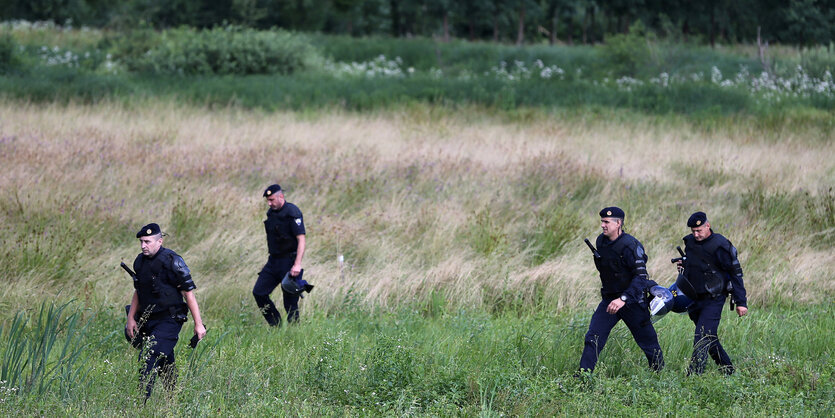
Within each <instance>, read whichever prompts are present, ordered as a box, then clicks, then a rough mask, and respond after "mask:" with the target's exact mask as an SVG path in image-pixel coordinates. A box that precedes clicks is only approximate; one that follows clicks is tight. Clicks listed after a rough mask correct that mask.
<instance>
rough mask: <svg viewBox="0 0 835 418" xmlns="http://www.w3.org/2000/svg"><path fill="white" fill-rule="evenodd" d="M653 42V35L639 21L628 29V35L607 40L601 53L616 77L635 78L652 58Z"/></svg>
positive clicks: (620, 35)
mask: <svg viewBox="0 0 835 418" xmlns="http://www.w3.org/2000/svg"><path fill="white" fill-rule="evenodd" d="M654 41H655V36H654V34H653V33H652V32H648V31H647V30H646V28H645V27H644V25H643V24H642V23H641V21H640V20H639V21H638V22H637V23H635V24H633V25H632V26H631V27H630V28H629V33H627V34H618V35H615V36H612V37H610V38H607V39H606V43H605V44H604V45H603V49H602V53H603V55H604V57H605V58H606V60H607V61H608V62H609V65H610V67H611V69H612V70H613V71H614V72H615V74H616V75H620V76H637V75H638V73H639V71H640V70H641V69H643V68H645V67H646V66H647V63H648V62H650V61H651V59H652V57H653V54H652V44H653V43H654Z"/></svg>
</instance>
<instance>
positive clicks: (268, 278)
mask: <svg viewBox="0 0 835 418" xmlns="http://www.w3.org/2000/svg"><path fill="white" fill-rule="evenodd" d="M264 198H266V199H267V204H268V205H269V206H270V208H269V209H268V210H267V219H266V220H265V221H264V229H265V230H266V232H267V249H268V250H269V252H270V257H269V258H268V259H267V263H266V264H264V267H263V268H262V269H261V272H260V273H258V280H257V281H256V282H255V287H253V288H252V295H253V296H254V297H255V302H256V303H257V304H258V308H259V309H260V310H261V313H262V314H263V315H264V319H266V320H267V323H269V324H270V325H271V326H280V325H281V314H279V313H278V309H276V307H275V304H274V303H273V301H272V300H271V299H270V293H272V292H273V290H275V288H276V287H277V286H278V285H279V284H281V282H282V280H283V279H284V278H285V276H288V277H287V279H288V280H292V281H295V282H296V283H298V284H299V285H300V286H301V289H303V290H306V291H307V292H308V293H309V292H310V290H311V289H313V286H311V285H309V284H307V282H304V281H303V280H302V274H303V272H304V270H303V269H302V257H304V247H305V231H304V219H303V218H302V211H301V210H299V208H298V207H297V206H296V205H294V204H292V203H290V202H287V201H285V200H284V191H283V190H281V186H279V185H278V184H273V185H271V186H269V187H267V189H266V190H264ZM294 284H295V283H294ZM291 289H295V286H282V287H281V294H282V297H283V299H284V310H285V311H286V312H287V321H288V322H295V321H298V319H299V298H300V297H302V295H301V292H296V291H293V290H291Z"/></svg>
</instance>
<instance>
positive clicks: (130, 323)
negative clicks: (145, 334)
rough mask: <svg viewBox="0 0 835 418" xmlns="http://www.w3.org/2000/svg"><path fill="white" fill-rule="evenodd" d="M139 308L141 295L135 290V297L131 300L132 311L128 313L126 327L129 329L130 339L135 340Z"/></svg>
mask: <svg viewBox="0 0 835 418" xmlns="http://www.w3.org/2000/svg"><path fill="white" fill-rule="evenodd" d="M138 306H139V293H138V292H137V291H136V290H134V291H133V297H131V298H130V310H129V311H128V322H127V324H126V325H125V327H127V329H128V337H130V338H133V335H134V334H135V333H136V319H134V318H136V310H137V309H138Z"/></svg>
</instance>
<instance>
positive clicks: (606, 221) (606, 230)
mask: <svg viewBox="0 0 835 418" xmlns="http://www.w3.org/2000/svg"><path fill="white" fill-rule="evenodd" d="M620 222H621V221H620V219H618V218H602V219H600V228H602V229H603V235H605V236H606V237H607V238H609V239H615V238H617V237H618V233H619V232H618V231H620Z"/></svg>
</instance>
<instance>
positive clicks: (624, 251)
mask: <svg viewBox="0 0 835 418" xmlns="http://www.w3.org/2000/svg"><path fill="white" fill-rule="evenodd" d="M596 246H597V252H598V253H600V258H595V259H594V264H595V266H596V267H597V270H598V271H599V272H600V281H601V283H602V285H603V286H602V287H601V289H600V294H601V295H602V296H603V298H606V299H615V298H618V297H620V296H621V295H624V296H626V302H627V303H634V302H643V300H644V289H646V288H647V286H648V283H649V282H648V280H647V278H648V275H647V264H646V263H647V259H648V257H647V254H646V252H644V246H643V245H641V242H640V241H638V240H637V239H635V237H633V236H632V235H629V234H627V233H625V232H624V233H622V234H621V235H620V236H619V237H617V238H616V239H615V240H614V241H610V240H609V238H607V237H606V235H603V234H600V235H598V237H597V245H596Z"/></svg>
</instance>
